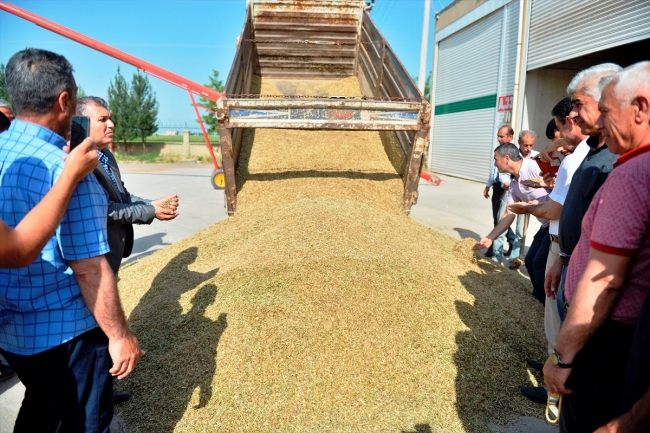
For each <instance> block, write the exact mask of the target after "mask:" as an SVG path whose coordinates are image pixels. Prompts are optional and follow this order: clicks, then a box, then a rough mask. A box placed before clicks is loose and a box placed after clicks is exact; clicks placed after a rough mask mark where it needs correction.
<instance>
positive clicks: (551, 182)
mask: <svg viewBox="0 0 650 433" xmlns="http://www.w3.org/2000/svg"><path fill="white" fill-rule="evenodd" d="M540 174H541V175H542V178H543V179H544V184H545V185H546V187H547V188H550V189H553V188H555V180H556V179H557V173H555V174H553V173H540Z"/></svg>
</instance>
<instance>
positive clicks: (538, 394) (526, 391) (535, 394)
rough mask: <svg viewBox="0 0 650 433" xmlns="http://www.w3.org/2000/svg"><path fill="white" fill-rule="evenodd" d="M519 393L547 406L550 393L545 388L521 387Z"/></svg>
mask: <svg viewBox="0 0 650 433" xmlns="http://www.w3.org/2000/svg"><path fill="white" fill-rule="evenodd" d="M519 391H521V393H522V394H523V395H524V396H525V397H526V398H528V399H530V400H532V401H534V402H535V403H539V404H546V401H547V400H548V392H547V391H546V387H543V386H520V387H519Z"/></svg>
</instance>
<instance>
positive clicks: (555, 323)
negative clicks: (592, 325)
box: [544, 242, 562, 355]
mask: <svg viewBox="0 0 650 433" xmlns="http://www.w3.org/2000/svg"><path fill="white" fill-rule="evenodd" d="M559 255H560V244H558V243H557V242H551V248H550V249H549V252H548V259H547V260H546V272H545V274H544V275H546V273H548V271H549V269H551V266H552V265H553V263H554V262H555V259H556V258H557V257H558V256H559ZM555 290H557V287H556V288H555ZM556 293H557V292H556ZM560 325H562V322H561V321H560V314H559V313H558V311H557V302H555V301H554V300H553V299H551V298H548V297H547V298H546V303H545V304H544V333H545V334H546V341H548V354H549V355H550V354H551V352H553V350H555V340H557V334H559V333H560Z"/></svg>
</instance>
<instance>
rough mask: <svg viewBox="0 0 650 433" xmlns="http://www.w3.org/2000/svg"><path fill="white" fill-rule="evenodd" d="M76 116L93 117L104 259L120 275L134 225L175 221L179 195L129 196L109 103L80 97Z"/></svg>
mask: <svg viewBox="0 0 650 433" xmlns="http://www.w3.org/2000/svg"><path fill="white" fill-rule="evenodd" d="M77 114H79V115H81V116H88V117H89V118H90V138H91V139H92V140H93V141H94V142H95V144H96V145H97V149H98V150H99V152H98V161H99V164H97V168H96V169H95V170H94V172H93V173H94V174H95V177H96V178H97V180H98V181H99V184H100V185H101V186H102V188H103V189H104V193H105V194H106V199H107V201H108V221H107V224H106V229H107V233H108V245H109V247H110V251H109V252H108V253H106V254H105V257H106V259H107V261H108V264H109V265H110V266H111V269H112V270H113V272H114V273H115V275H117V273H118V271H119V269H120V263H121V262H122V258H123V257H129V256H130V255H131V251H132V249H133V240H134V236H133V224H151V222H152V221H153V220H154V218H156V219H158V220H160V221H169V220H173V219H174V218H176V217H177V216H178V212H177V211H176V210H177V209H178V196H177V195H170V196H167V197H163V198H159V199H157V200H147V199H143V198H140V197H136V196H134V195H132V194H130V193H129V192H128V191H127V189H126V187H125V186H124V182H122V178H121V176H120V169H119V168H118V166H117V161H116V160H115V157H114V156H113V154H112V153H111V151H110V150H108V145H109V144H110V143H111V142H112V141H113V130H114V128H115V124H114V123H113V121H112V120H111V113H110V111H109V110H108V106H107V104H106V101H104V100H103V99H102V98H99V97H96V96H87V97H84V98H80V99H79V100H78V102H77ZM73 133H74V130H73ZM130 398H131V393H130V392H118V391H114V393H113V400H114V403H121V402H123V401H126V400H128V399H130Z"/></svg>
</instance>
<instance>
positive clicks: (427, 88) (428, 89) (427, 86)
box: [413, 71, 431, 102]
mask: <svg viewBox="0 0 650 433" xmlns="http://www.w3.org/2000/svg"><path fill="white" fill-rule="evenodd" d="M418 78H419V75H416V76H415V77H413V81H415V83H416V84H417V82H418ZM424 99H426V100H427V101H429V102H431V71H429V75H427V79H426V80H425V81H424Z"/></svg>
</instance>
